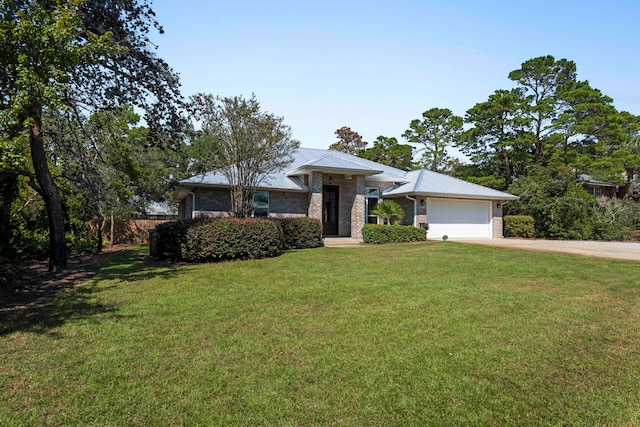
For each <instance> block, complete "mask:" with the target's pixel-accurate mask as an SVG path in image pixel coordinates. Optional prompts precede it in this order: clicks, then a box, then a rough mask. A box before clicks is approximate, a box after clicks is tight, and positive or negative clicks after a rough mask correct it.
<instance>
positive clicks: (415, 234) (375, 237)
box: [362, 224, 427, 244]
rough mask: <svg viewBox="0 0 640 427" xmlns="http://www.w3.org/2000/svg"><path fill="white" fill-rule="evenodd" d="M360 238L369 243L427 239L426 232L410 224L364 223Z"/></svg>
mask: <svg viewBox="0 0 640 427" xmlns="http://www.w3.org/2000/svg"><path fill="white" fill-rule="evenodd" d="M362 240H363V241H364V242H365V243H370V244H382V243H401V242H421V241H425V240H427V232H426V230H425V229H424V228H418V227H414V226H412V225H381V224H365V225H364V227H362Z"/></svg>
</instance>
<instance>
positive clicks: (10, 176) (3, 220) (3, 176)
mask: <svg viewBox="0 0 640 427" xmlns="http://www.w3.org/2000/svg"><path fill="white" fill-rule="evenodd" d="M0 196H1V199H0V247H1V246H3V245H5V244H8V243H9V241H11V237H12V236H13V233H12V230H11V205H12V204H13V201H14V200H15V199H16V197H18V174H17V173H15V172H9V171H3V172H0Z"/></svg>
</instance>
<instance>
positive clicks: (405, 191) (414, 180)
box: [382, 169, 518, 200]
mask: <svg viewBox="0 0 640 427" xmlns="http://www.w3.org/2000/svg"><path fill="white" fill-rule="evenodd" d="M382 195H383V196H387V197H388V196H404V195H418V196H433V197H455V198H462V199H487V200H516V199H517V198H518V197H517V196H514V195H512V194H508V193H504V192H502V191H498V190H494V189H493V188H488V187H483V186H482V185H478V184H473V183H471V182H467V181H463V180H461V179H458V178H454V177H452V176H449V175H443V174H441V173H437V172H432V171H428V170H425V169H421V170H417V171H410V172H407V174H406V181H405V182H403V183H398V184H397V185H395V186H393V187H391V188H389V189H387V190H385V191H383V192H382Z"/></svg>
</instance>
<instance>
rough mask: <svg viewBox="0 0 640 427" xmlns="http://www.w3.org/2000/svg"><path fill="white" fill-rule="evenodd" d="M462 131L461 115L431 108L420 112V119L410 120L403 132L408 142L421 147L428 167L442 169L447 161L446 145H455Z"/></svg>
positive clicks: (445, 109) (433, 169)
mask: <svg viewBox="0 0 640 427" xmlns="http://www.w3.org/2000/svg"><path fill="white" fill-rule="evenodd" d="M461 131H462V117H459V116H456V115H454V114H453V113H452V112H451V110H449V109H447V108H432V109H430V110H427V111H425V112H424V113H422V120H419V119H415V120H412V121H411V124H410V125H409V129H407V130H406V131H405V132H404V133H403V134H402V136H403V138H405V139H406V140H407V141H408V142H410V143H412V144H418V145H421V146H422V147H421V148H420V149H419V151H422V152H423V160H424V163H425V164H427V165H429V169H430V170H432V171H434V172H438V171H441V170H443V168H444V167H445V165H446V161H447V147H450V146H452V145H456V144H457V143H458V141H459V136H460V132H461Z"/></svg>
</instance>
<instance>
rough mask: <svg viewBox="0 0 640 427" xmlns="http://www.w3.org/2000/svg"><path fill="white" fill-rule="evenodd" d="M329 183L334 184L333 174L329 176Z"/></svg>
mask: <svg viewBox="0 0 640 427" xmlns="http://www.w3.org/2000/svg"><path fill="white" fill-rule="evenodd" d="M329 184H333V177H332V176H330V177H329Z"/></svg>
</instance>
